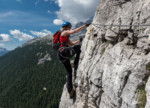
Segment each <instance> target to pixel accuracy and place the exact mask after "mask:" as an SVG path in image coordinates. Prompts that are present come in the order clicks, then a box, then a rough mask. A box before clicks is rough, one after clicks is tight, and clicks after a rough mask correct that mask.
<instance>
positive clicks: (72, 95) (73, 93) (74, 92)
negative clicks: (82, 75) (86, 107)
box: [69, 90, 76, 99]
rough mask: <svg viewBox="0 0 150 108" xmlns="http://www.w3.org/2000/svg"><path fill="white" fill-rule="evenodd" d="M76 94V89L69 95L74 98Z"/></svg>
mask: <svg viewBox="0 0 150 108" xmlns="http://www.w3.org/2000/svg"><path fill="white" fill-rule="evenodd" d="M75 94H76V91H75V90H72V91H71V92H70V93H69V95H70V99H72V98H73V97H74V96H75Z"/></svg>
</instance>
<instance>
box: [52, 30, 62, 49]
mask: <svg viewBox="0 0 150 108" xmlns="http://www.w3.org/2000/svg"><path fill="white" fill-rule="evenodd" d="M60 35H61V31H60V30H59V31H57V32H56V33H55V34H54V35H53V43H52V47H53V49H54V50H55V51H57V50H58V49H59V46H60V41H59V37H60Z"/></svg>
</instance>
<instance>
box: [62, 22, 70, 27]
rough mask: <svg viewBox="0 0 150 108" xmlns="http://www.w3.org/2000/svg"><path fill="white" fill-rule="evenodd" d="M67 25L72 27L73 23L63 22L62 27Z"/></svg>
mask: <svg viewBox="0 0 150 108" xmlns="http://www.w3.org/2000/svg"><path fill="white" fill-rule="evenodd" d="M67 26H70V27H72V25H71V23H70V22H67V21H66V22H64V23H63V24H62V27H67Z"/></svg>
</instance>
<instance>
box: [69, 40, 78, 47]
mask: <svg viewBox="0 0 150 108" xmlns="http://www.w3.org/2000/svg"><path fill="white" fill-rule="evenodd" d="M79 42H80V40H77V41H74V42H72V41H69V44H70V45H72V46H73V45H76V44H78V43H79Z"/></svg>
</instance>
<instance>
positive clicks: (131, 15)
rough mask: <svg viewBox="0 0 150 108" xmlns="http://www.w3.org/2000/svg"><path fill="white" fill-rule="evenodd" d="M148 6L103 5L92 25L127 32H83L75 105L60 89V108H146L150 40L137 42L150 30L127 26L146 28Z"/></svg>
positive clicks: (145, 1) (111, 0) (114, 1)
mask: <svg viewBox="0 0 150 108" xmlns="http://www.w3.org/2000/svg"><path fill="white" fill-rule="evenodd" d="M149 5H150V1H149V0H131V1H130V0H101V3H100V5H99V6H98V8H97V11H96V13H95V17H94V20H93V23H94V24H101V25H108V24H109V25H128V26H120V27H119V26H118V27H113V26H109V27H108V26H101V27H100V26H98V25H97V26H96V25H91V26H89V27H88V28H87V32H86V35H85V39H84V40H83V44H82V48H81V50H82V53H81V56H80V62H79V67H78V70H77V79H76V80H75V81H76V82H77V83H78V86H77V88H76V91H77V96H76V100H75V101H74V102H73V100H70V99H69V98H68V97H67V95H68V94H67V92H66V89H64V90H63V94H62V98H61V102H60V106H59V107H60V108H141V107H142V108H144V107H145V108H149V107H150V88H149V86H150V78H149V76H150V69H149V68H150V53H149V52H150V45H149V44H150V43H149V42H150V40H149V37H143V38H139V37H140V36H144V35H147V34H150V30H149V26H148V27H146V26H145V27H143V26H141V27H138V26H130V25H138V24H149V23H150V15H149V14H148V13H149V12H150V7H149ZM110 29H112V30H113V31H115V32H116V33H114V32H112V30H110ZM112 43H113V44H112ZM64 88H65V86H64ZM141 93H142V94H141ZM64 94H65V95H64ZM144 98H146V100H144V101H141V99H144Z"/></svg>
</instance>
